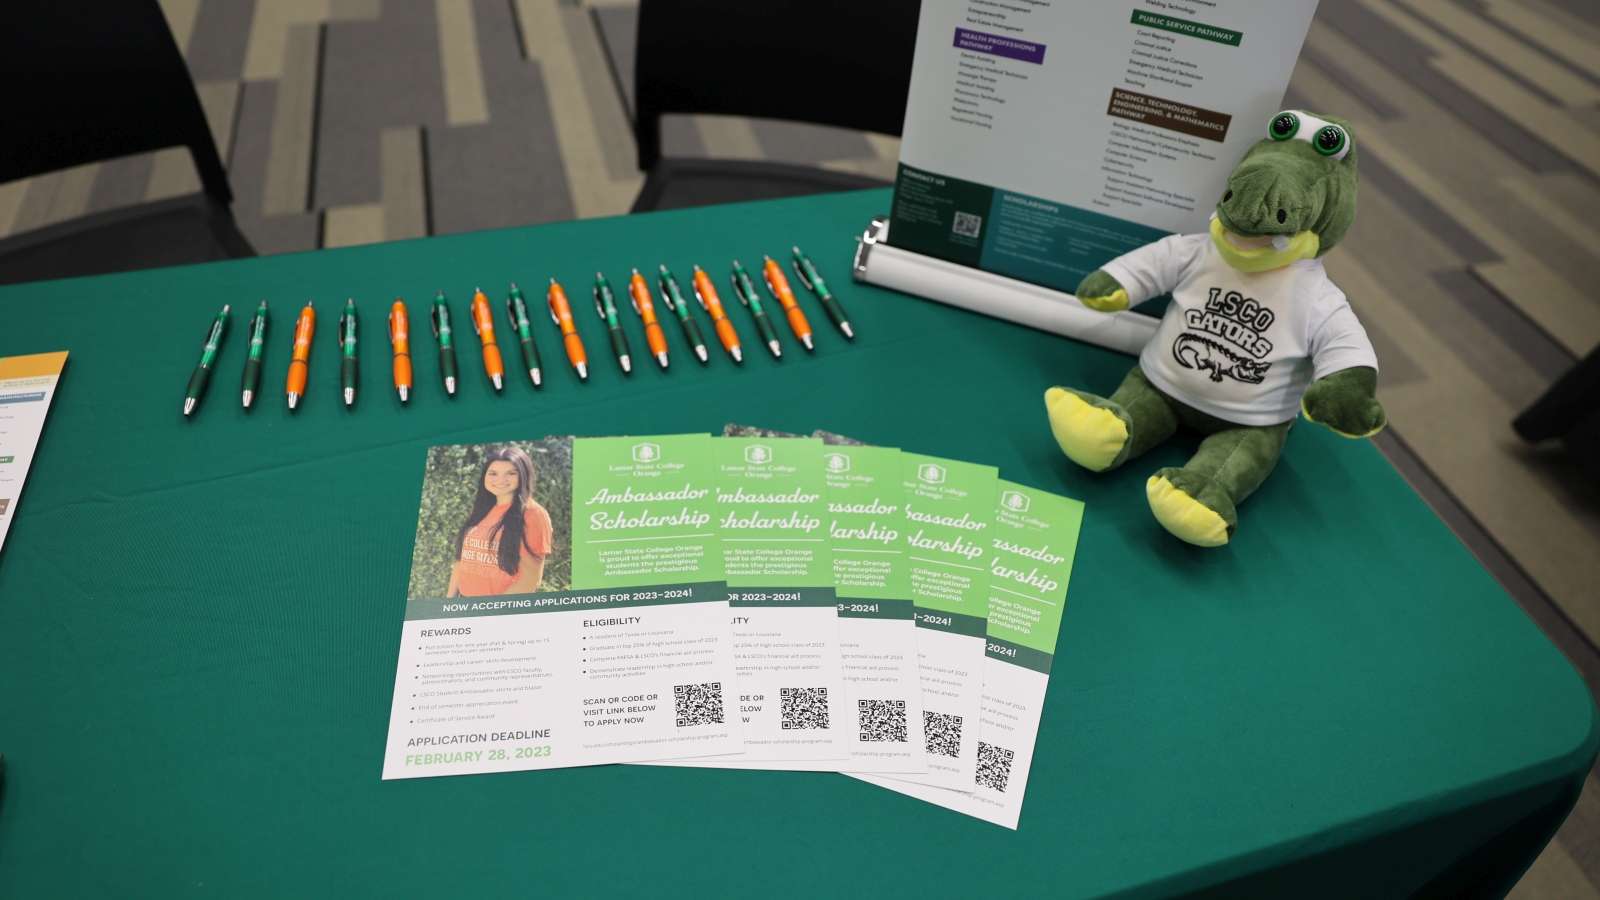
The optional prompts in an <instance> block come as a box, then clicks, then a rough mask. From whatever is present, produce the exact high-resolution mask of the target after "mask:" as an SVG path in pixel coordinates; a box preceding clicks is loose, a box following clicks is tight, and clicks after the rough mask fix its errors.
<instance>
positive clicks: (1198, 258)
mask: <svg viewBox="0 0 1600 900" xmlns="http://www.w3.org/2000/svg"><path fill="white" fill-rule="evenodd" d="M1105 272H1106V274H1108V275H1110V276H1111V277H1112V278H1115V279H1116V280H1117V281H1118V283H1120V284H1121V285H1122V286H1123V287H1124V288H1125V289H1126V290H1127V292H1128V303H1129V305H1130V306H1137V305H1138V304H1140V303H1143V302H1144V301H1146V300H1149V299H1151V298H1152V297H1157V296H1160V295H1161V294H1163V293H1166V292H1167V291H1168V290H1170V291H1171V292H1172V304H1171V305H1170V306H1168V307H1167V311H1166V314H1165V315H1163V316H1162V318H1161V325H1160V327H1159V329H1158V330H1157V332H1156V336H1155V337H1154V338H1152V339H1151V341H1150V343H1148V344H1146V345H1145V348H1144V352H1143V353H1142V354H1141V355H1140V356H1139V367H1140V368H1141V369H1143V370H1144V374H1145V376H1146V377H1148V378H1149V379H1150V381H1151V382H1152V383H1153V384H1154V385H1155V386H1156V387H1158V388H1160V389H1161V390H1162V391H1164V392H1165V393H1167V394H1168V395H1169V396H1171V397H1173V398H1174V399H1177V400H1180V401H1182V402H1184V403H1186V404H1188V405H1189V406H1192V407H1194V408H1195V409H1198V410H1200V411H1201V412H1204V413H1208V414H1210V415H1213V416H1216V417H1218V418H1220V419H1225V420H1227V421H1229V422H1237V423H1239V424H1241V425H1276V424H1278V423H1280V422H1287V421H1289V420H1291V419H1293V418H1294V417H1295V416H1296V415H1298V414H1299V412H1300V398H1301V396H1302V395H1304V394H1305V392H1306V388H1307V387H1309V386H1310V385H1311V382H1312V381H1313V380H1314V379H1317V378H1321V377H1323V376H1325V375H1330V374H1332V373H1334V372H1338V371H1340V370H1343V369H1348V368H1351V367H1353V366H1370V367H1371V368H1374V369H1376V368H1377V367H1378V358H1377V355H1376V354H1374V353H1373V351H1372V343H1371V341H1369V340H1368V339H1367V333H1366V330H1365V329H1363V328H1362V327H1361V323H1360V322H1359V321H1357V320H1356V315H1355V312H1354V311H1352V310H1351V309H1350V304H1349V302H1348V301H1347V300H1346V299H1345V296H1344V293H1343V292H1342V291H1340V290H1339V289H1338V288H1337V287H1335V286H1334V285H1333V282H1331V281H1329V280H1328V275H1327V273H1326V272H1325V271H1324V270H1323V267H1322V260H1321V259H1302V260H1300V261H1298V262H1294V263H1290V264H1289V265H1287V266H1283V267H1281V268H1277V269H1269V270H1267V271H1265V272H1241V271H1239V270H1238V269H1235V268H1233V267H1232V266H1229V265H1228V264H1227V263H1226V262H1225V261H1224V260H1223V258H1222V254H1221V253H1219V252H1218V251H1217V248H1216V245H1215V244H1214V243H1213V241H1212V238H1211V235H1209V234H1185V235H1172V236H1170V237H1166V238H1163V239H1161V240H1159V241H1156V242H1155V243H1153V244H1148V245H1146V246H1144V247H1140V248H1139V249H1138V250H1135V251H1133V252H1132V253H1126V254H1124V255H1122V256H1119V257H1117V258H1116V259H1114V260H1112V261H1111V262H1109V263H1106V265H1105ZM1267 298H1271V299H1267Z"/></svg>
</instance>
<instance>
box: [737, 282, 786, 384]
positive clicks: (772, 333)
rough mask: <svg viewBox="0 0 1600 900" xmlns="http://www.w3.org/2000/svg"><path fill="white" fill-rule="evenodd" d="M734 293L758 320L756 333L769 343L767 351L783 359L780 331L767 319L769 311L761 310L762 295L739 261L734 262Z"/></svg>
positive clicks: (752, 316)
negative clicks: (757, 291)
mask: <svg viewBox="0 0 1600 900" xmlns="http://www.w3.org/2000/svg"><path fill="white" fill-rule="evenodd" d="M733 293H734V294H735V295H736V296H738V298H739V302H740V303H743V304H744V305H745V306H747V307H749V308H750V316H751V318H753V319H755V320H756V333H757V334H759V335H761V339H762V340H763V341H766V342H767V349H768V350H771V351H772V355H773V356H774V357H776V358H779V359H782V358H783V347H782V346H781V345H780V344H779V343H778V331H777V329H775V328H773V327H772V320H771V319H768V318H767V311H766V310H764V309H762V308H761V295H760V294H758V293H756V286H755V283H754V282H752V281H751V280H750V276H749V274H748V273H746V272H745V270H744V266H741V265H739V261H738V260H737V259H736V260H734V261H733Z"/></svg>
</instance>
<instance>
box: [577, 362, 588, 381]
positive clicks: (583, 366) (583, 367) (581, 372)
mask: <svg viewBox="0 0 1600 900" xmlns="http://www.w3.org/2000/svg"><path fill="white" fill-rule="evenodd" d="M577 368H578V378H579V380H582V381H587V380H588V378H589V366H588V364H587V363H578V364H577Z"/></svg>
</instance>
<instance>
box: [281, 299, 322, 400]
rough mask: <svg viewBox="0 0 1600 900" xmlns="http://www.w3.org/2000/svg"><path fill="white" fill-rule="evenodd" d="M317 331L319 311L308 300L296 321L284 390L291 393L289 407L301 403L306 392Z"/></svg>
mask: <svg viewBox="0 0 1600 900" xmlns="http://www.w3.org/2000/svg"><path fill="white" fill-rule="evenodd" d="M316 333H317V311H316V310H314V309H312V308H311V301H310V300H307V301H306V308H305V309H302V310H300V318H299V319H296V320H295V323H294V355H293V356H292V357H290V359H289V380H288V383H287V384H285V385H284V391H285V392H286V393H288V395H289V408H290V409H294V408H295V407H296V406H299V405H300V398H301V397H303V396H305V393H306V375H308V374H309V373H310V371H311V338H312V336H313V335H315V334H316Z"/></svg>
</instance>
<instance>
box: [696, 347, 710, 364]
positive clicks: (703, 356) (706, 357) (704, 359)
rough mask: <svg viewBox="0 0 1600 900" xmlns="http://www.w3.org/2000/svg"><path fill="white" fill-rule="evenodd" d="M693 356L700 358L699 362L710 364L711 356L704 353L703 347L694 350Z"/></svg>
mask: <svg viewBox="0 0 1600 900" xmlns="http://www.w3.org/2000/svg"><path fill="white" fill-rule="evenodd" d="M694 355H695V356H698V357H700V361H701V362H710V361H711V354H709V353H707V352H706V348H705V345H703V344H702V345H701V346H699V347H696V348H694Z"/></svg>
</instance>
